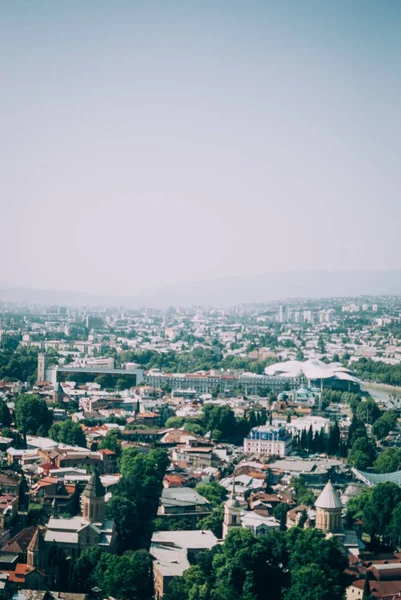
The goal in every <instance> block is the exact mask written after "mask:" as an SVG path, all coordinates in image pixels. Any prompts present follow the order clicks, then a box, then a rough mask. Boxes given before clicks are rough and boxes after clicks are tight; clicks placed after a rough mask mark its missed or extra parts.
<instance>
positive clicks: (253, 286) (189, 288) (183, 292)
mask: <svg viewBox="0 0 401 600" xmlns="http://www.w3.org/2000/svg"><path fill="white" fill-rule="evenodd" d="M361 295H362V296H381V295H394V296H396V295H401V269H397V270H388V271H289V272H285V273H264V274H261V275H252V276H245V277H229V278H225V279H215V280H210V281H203V282H193V283H183V284H177V285H170V286H165V287H161V288H157V289H154V290H152V291H150V292H147V293H146V294H141V295H138V296H136V297H121V296H112V295H107V296H106V295H104V296H102V295H95V294H89V293H85V292H73V291H56V290H35V289H30V288H23V287H17V286H12V285H7V284H0V300H1V301H3V302H18V303H23V302H28V303H35V304H42V305H50V304H56V305H58V304H61V305H67V306H71V305H76V306H83V305H88V306H95V305H98V306H117V305H124V306H127V307H135V306H144V305H146V306H155V307H166V306H176V305H181V306H193V305H203V306H216V307H222V306H231V305H233V304H241V303H244V304H250V303H258V302H268V301H271V300H280V299H283V300H284V299H289V298H328V297H353V296H361Z"/></svg>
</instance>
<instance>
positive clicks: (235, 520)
mask: <svg viewBox="0 0 401 600" xmlns="http://www.w3.org/2000/svg"><path fill="white" fill-rule="evenodd" d="M236 522H237V515H233V516H232V517H231V523H236Z"/></svg>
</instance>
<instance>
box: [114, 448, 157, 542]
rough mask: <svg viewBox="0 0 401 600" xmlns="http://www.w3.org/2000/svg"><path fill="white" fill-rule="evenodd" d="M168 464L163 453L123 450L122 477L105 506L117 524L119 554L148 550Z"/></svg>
mask: <svg viewBox="0 0 401 600" xmlns="http://www.w3.org/2000/svg"><path fill="white" fill-rule="evenodd" d="M168 464H169V459H168V455H167V453H166V452H164V451H163V450H151V451H150V452H148V453H147V454H143V453H139V452H138V451H137V450H136V448H128V449H126V450H124V451H123V453H122V456H121V461H120V470H121V474H122V477H121V479H120V481H119V482H118V484H117V485H116V486H115V487H114V488H113V496H112V498H111V499H110V500H109V502H108V503H107V505H106V515H107V517H108V518H109V519H113V520H114V521H115V523H116V530H117V534H118V543H119V551H120V552H122V551H124V550H137V549H140V548H148V547H149V544H150V539H151V536H152V532H153V520H154V519H155V517H156V514H157V508H158V506H159V499H160V495H161V493H162V489H163V478H164V475H165V473H166V470H167V467H168Z"/></svg>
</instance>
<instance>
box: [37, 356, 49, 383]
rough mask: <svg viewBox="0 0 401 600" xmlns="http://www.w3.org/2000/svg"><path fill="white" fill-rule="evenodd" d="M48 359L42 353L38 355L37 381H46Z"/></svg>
mask: <svg viewBox="0 0 401 600" xmlns="http://www.w3.org/2000/svg"><path fill="white" fill-rule="evenodd" d="M47 365H48V358H47V356H46V354H44V352H41V353H40V354H38V381H46V369H47Z"/></svg>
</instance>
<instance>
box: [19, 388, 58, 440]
mask: <svg viewBox="0 0 401 600" xmlns="http://www.w3.org/2000/svg"><path fill="white" fill-rule="evenodd" d="M15 421H16V426H17V428H18V429H19V430H20V431H21V432H22V433H24V434H30V435H47V432H48V431H49V427H50V425H51V423H52V413H51V411H50V410H49V409H48V408H47V404H46V402H45V401H44V400H43V398H41V397H40V396H35V395H33V394H32V395H31V394H21V395H20V396H18V397H17V399H16V401H15Z"/></svg>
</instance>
